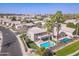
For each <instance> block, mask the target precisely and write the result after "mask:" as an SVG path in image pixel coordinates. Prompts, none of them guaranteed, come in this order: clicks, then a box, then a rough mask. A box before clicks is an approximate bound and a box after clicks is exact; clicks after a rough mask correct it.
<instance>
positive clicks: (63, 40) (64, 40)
mask: <svg viewBox="0 0 79 59" xmlns="http://www.w3.org/2000/svg"><path fill="white" fill-rule="evenodd" d="M70 41H71V39H69V38H63V39H61V40H60V42H63V43H68V42H70Z"/></svg>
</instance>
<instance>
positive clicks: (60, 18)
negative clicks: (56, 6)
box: [54, 11, 64, 39]
mask: <svg viewBox="0 0 79 59" xmlns="http://www.w3.org/2000/svg"><path fill="white" fill-rule="evenodd" d="M54 19H55V22H56V25H57V39H58V35H59V31H60V28H61V23H62V22H63V20H64V19H63V14H62V12H61V11H57V12H56V14H55V18H54Z"/></svg>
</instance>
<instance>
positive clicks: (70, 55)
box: [67, 50, 79, 56]
mask: <svg viewBox="0 0 79 59" xmlns="http://www.w3.org/2000/svg"><path fill="white" fill-rule="evenodd" d="M78 52H79V50H77V51H75V52H74V53H71V54H69V55H67V56H73V55H75V54H77V53H78Z"/></svg>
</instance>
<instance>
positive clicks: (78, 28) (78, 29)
mask: <svg viewBox="0 0 79 59" xmlns="http://www.w3.org/2000/svg"><path fill="white" fill-rule="evenodd" d="M76 35H79V23H77V24H76Z"/></svg>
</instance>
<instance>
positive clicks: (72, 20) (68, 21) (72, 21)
mask: <svg viewBox="0 0 79 59" xmlns="http://www.w3.org/2000/svg"><path fill="white" fill-rule="evenodd" d="M77 22H79V20H78V21H77V20H76V19H69V20H66V21H65V22H64V23H66V24H67V23H74V24H76V23H77Z"/></svg>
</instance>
